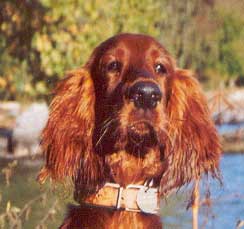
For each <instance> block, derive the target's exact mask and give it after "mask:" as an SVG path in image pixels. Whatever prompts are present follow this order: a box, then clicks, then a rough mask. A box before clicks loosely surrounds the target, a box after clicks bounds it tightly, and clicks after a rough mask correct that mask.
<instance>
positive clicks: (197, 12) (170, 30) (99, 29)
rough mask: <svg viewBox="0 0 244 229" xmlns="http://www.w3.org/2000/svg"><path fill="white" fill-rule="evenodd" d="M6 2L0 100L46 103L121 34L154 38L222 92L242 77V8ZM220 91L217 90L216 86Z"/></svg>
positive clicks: (0, 21) (146, 1)
mask: <svg viewBox="0 0 244 229" xmlns="http://www.w3.org/2000/svg"><path fill="white" fill-rule="evenodd" d="M234 2H235V4H232V3H230V1H227V0H224V1H218V0H215V1H214V0H211V1H206V0H191V1H188V0H187V1H177V0H140V1H139V0H129V1H125V0H115V1H109V0H92V1H85V0H60V1H54V0H32V1H28V0H23V1H18V0H11V1H10V0H3V1H1V2H0V9H1V14H0V98H1V99H18V100H20V99H37V98H45V96H46V95H47V94H48V92H50V89H51V88H53V84H54V83H55V82H56V81H57V80H58V79H59V78H62V77H63V75H64V74H65V72H66V71H67V70H70V69H72V68H76V67H79V66H82V65H83V64H84V63H85V61H86V60H87V58H88V57H89V55H90V53H91V51H92V49H93V48H94V47H95V46H96V45H97V44H99V43H100V42H101V41H103V40H105V39H107V38H108V37H110V36H113V35H114V34H117V33H121V32H133V33H144V34H149V35H151V36H154V37H156V38H157V39H158V40H160V41H161V42H162V43H163V44H164V45H165V46H166V47H167V49H169V51H170V52H171V53H172V54H173V56H175V58H176V59H177V61H178V64H179V66H180V67H185V68H192V69H193V70H195V71H197V73H198V75H199V76H200V79H206V80H207V82H208V83H210V85H211V84H216V83H217V82H218V81H220V80H221V81H224V83H227V82H228V81H229V80H230V79H236V78H237V77H243V75H244V70H243V64H242V63H243V60H244V56H243V53H244V52H243V47H244V45H243V38H244V32H243V28H244V24H243V22H244V16H243V15H244V14H243V12H241V9H243V1H242V0H235V1H234ZM215 86H216V85H215Z"/></svg>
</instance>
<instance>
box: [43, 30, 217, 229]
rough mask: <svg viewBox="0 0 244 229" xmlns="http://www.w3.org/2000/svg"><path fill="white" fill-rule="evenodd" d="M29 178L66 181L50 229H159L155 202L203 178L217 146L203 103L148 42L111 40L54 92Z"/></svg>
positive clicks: (182, 73) (211, 169) (188, 76)
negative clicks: (65, 206) (69, 188)
mask: <svg viewBox="0 0 244 229" xmlns="http://www.w3.org/2000/svg"><path fill="white" fill-rule="evenodd" d="M54 93H55V96H54V98H53V101H52V103H51V106H50V107H51V109H50V110H51V111H50V116H49V119H48V122H47V125H46V127H45V129H44V131H43V134H42V148H43V149H44V153H45V157H46V164H45V166H44V167H43V168H42V170H41V172H40V174H39V177H38V179H39V181H40V182H44V181H45V179H46V178H47V177H51V179H53V180H57V181H64V179H65V177H71V178H72V180H73V182H74V186H75V200H76V201H78V202H79V206H76V207H70V209H69V213H68V215H67V217H66V218H65V220H64V222H63V224H62V225H61V227H60V228H162V222H161V220H160V217H159V216H158V209H159V200H160V198H163V197H166V196H167V195H169V193H170V192H171V191H172V190H175V189H179V188H180V187H182V186H183V185H185V184H189V183H190V182H191V181H194V180H198V179H200V178H201V177H202V176H204V175H206V174H207V175H208V174H209V175H212V176H213V177H214V178H217V179H219V176H220V171H219V161H220V156H221V146H220V143H219V138H218V135H217V132H216V129H215V126H214V124H213V122H212V120H211V117H210V112H209V110H208V107H207V102H206V99H205V97H204V95H203V92H202V90H201V88H200V86H199V83H198V82H197V80H196V79H195V78H194V77H193V76H192V73H191V72H190V71H188V70H184V69H179V68H177V67H176V63H175V61H174V59H173V58H172V57H171V55H170V54H169V53H168V51H167V50H166V49H165V48H164V47H163V46H162V45H161V44H160V43H159V42H157V41H156V40H155V39H154V38H152V37H150V36H147V35H142V34H129V33H127V34H119V35H116V36H114V37H112V38H109V39H108V40H106V41H104V42H103V43H101V44H100V45H99V46H98V47H97V48H95V49H94V51H93V53H92V54H91V56H90V58H89V59H88V61H87V63H86V64H85V65H84V67H82V68H80V69H77V70H74V71H71V72H69V73H68V74H67V77H66V78H65V79H63V80H62V81H61V82H60V83H59V84H58V85H57V87H56V89H55V91H54Z"/></svg>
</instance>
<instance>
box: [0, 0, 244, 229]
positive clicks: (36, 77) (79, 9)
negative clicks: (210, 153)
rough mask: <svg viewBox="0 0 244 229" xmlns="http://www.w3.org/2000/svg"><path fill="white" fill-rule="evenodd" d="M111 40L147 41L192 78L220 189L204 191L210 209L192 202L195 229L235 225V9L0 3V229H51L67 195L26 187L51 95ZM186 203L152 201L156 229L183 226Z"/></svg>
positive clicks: (238, 30)
mask: <svg viewBox="0 0 244 229" xmlns="http://www.w3.org/2000/svg"><path fill="white" fill-rule="evenodd" d="M121 32H132V33H144V34H148V35H151V36H153V37H155V38H156V39H157V40H159V41H160V42H161V43H162V44H163V45H164V46H165V47H166V48H167V49H168V51H169V52H170V53H171V54H172V56H173V57H174V58H175V59H176V60H177V64H178V66H179V67H182V68H188V69H192V70H193V71H195V72H196V77H197V78H198V79H199V80H200V82H201V84H202V86H203V88H204V91H205V93H206V96H207V98H208V101H209V107H210V110H211V112H212V115H213V119H214V121H215V123H216V125H217V128H218V131H219V133H220V136H221V141H222V144H223V151H224V154H223V157H222V161H221V168H222V175H223V182H224V185H223V186H222V187H221V186H220V185H219V184H217V183H214V182H213V184H211V193H212V195H211V201H209V198H208V197H207V199H208V201H206V197H205V196H204V195H202V201H201V203H202V205H201V208H200V215H199V219H200V223H199V226H200V228H235V227H236V228H241V227H242V225H244V221H243V220H244V166H243V165H244V1H243V0H231V1H230V0H182V1H177V0H127V1H125V0H114V1H110V0H91V1H85V0H59V1H56V0H7V1H6V0H1V1H0V228H36V229H37V228H39V229H41V228H57V227H58V226H59V225H60V222H61V221H62V218H63V215H64V212H65V205H66V204H67V203H68V202H72V191H70V190H69V188H67V187H65V189H64V188H63V187H61V189H62V190H67V192H66V191H65V192H64V191H60V187H57V186H56V185H50V184H46V185H44V186H40V185H39V184H37V182H36V181H35V178H36V175H37V172H38V170H39V169H40V167H41V165H42V163H43V162H42V159H41V156H40V151H41V150H40V149H39V136H40V133H41V131H42V129H43V127H44V126H45V123H46V120H47V118H48V104H49V102H50V100H51V98H52V94H51V92H52V88H53V87H54V86H55V84H56V82H57V81H58V80H59V79H62V77H63V76H64V75H65V72H66V71H68V70H70V69H74V68H77V67H80V66H82V65H83V64H84V63H85V61H86V60H87V59H88V57H89V55H90V54H91V51H92V50H93V49H94V47H96V46H97V45H98V44H99V43H100V42H101V41H103V40H105V39H107V38H109V37H110V36H113V35H115V34H117V33H121ZM204 187H206V184H203V187H202V188H201V189H204ZM186 190H187V189H186ZM186 196H187V191H185V192H184V191H183V192H179V193H178V194H177V195H174V196H173V197H170V198H168V200H167V201H162V214H161V215H162V220H163V222H164V225H165V228H190V227H191V212H190V210H188V211H187V210H186V206H187V203H186V202H185V200H186V199H187V198H185V197H186ZM206 203H207V204H206ZM224 209H226V210H224Z"/></svg>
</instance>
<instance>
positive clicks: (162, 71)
mask: <svg viewBox="0 0 244 229" xmlns="http://www.w3.org/2000/svg"><path fill="white" fill-rule="evenodd" d="M155 72H156V73H157V74H165V73H167V69H166V68H165V67H164V66H163V65H162V64H156V65H155Z"/></svg>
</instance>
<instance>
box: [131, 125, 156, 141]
mask: <svg viewBox="0 0 244 229" xmlns="http://www.w3.org/2000/svg"><path fill="white" fill-rule="evenodd" d="M128 137H129V139H130V140H131V142H132V143H135V144H136V145H140V144H145V143H146V144H147V145H149V144H153V143H154V142H155V140H156V132H155V130H154V128H153V125H152V124H151V123H149V122H148V121H138V122H135V123H133V124H131V125H130V126H129V127H128Z"/></svg>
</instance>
